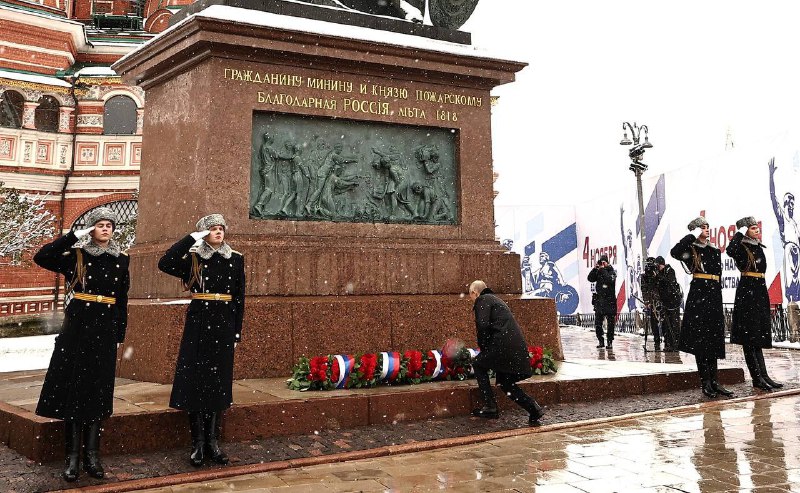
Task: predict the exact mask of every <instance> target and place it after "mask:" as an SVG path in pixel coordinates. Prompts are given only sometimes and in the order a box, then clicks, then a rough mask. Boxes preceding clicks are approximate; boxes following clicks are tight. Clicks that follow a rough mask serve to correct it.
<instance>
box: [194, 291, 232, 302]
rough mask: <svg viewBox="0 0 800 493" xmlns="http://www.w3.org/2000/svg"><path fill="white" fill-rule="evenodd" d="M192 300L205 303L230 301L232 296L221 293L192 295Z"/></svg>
mask: <svg viewBox="0 0 800 493" xmlns="http://www.w3.org/2000/svg"><path fill="white" fill-rule="evenodd" d="M192 299H193V300H205V301H231V300H232V299H233V296H231V295H229V294H221V293H192Z"/></svg>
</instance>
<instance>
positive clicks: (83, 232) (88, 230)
mask: <svg viewBox="0 0 800 493" xmlns="http://www.w3.org/2000/svg"><path fill="white" fill-rule="evenodd" d="M92 231H94V226H89V227H88V228H86V229H76V230H75V237H76V238H83V237H84V236H86V235H88V234H89V233H91V232H92Z"/></svg>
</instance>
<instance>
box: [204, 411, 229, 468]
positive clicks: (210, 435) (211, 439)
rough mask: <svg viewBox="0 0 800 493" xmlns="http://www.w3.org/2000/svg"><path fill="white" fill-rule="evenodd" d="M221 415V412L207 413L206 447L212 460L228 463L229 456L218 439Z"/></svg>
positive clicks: (218, 462)
mask: <svg viewBox="0 0 800 493" xmlns="http://www.w3.org/2000/svg"><path fill="white" fill-rule="evenodd" d="M221 417H222V416H221V415H220V413H208V414H206V417H205V430H206V447H207V448H208V454H209V455H210V456H211V460H212V461H214V462H216V463H217V464H227V463H228V456H227V455H226V454H225V452H223V451H222V450H221V449H220V448H219V442H218V441H217V438H218V437H219V430H220V425H221V424H222V420H221V419H220V418H221Z"/></svg>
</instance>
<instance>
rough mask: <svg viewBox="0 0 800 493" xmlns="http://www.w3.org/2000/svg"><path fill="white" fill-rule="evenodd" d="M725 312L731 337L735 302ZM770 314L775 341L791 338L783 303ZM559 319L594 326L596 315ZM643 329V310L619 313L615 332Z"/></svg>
mask: <svg viewBox="0 0 800 493" xmlns="http://www.w3.org/2000/svg"><path fill="white" fill-rule="evenodd" d="M723 312H724V314H725V337H730V330H731V322H732V320H733V303H725V304H724V305H723ZM770 315H771V318H772V340H773V341H775V342H783V341H787V340H789V339H790V332H789V322H788V319H787V317H786V310H785V309H784V308H783V305H772V306H771V307H770ZM558 321H559V323H561V324H563V325H577V326H579V327H587V328H593V327H594V321H595V316H594V313H576V314H574V315H560V316H559V317H558ZM643 331H644V314H643V313H642V312H625V313H620V314H618V315H617V324H616V326H615V327H614V332H615V333H618V334H620V333H625V334H639V333H642V334H643V333H644V332H643ZM792 342H794V341H792Z"/></svg>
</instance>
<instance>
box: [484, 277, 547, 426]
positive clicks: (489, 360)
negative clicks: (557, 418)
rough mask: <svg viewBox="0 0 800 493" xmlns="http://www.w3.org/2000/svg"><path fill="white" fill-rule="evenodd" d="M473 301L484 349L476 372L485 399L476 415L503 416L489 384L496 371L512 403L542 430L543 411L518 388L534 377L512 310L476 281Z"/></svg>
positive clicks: (487, 416) (498, 383)
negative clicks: (527, 379)
mask: <svg viewBox="0 0 800 493" xmlns="http://www.w3.org/2000/svg"><path fill="white" fill-rule="evenodd" d="M469 297H470V299H472V300H473V301H474V302H475V303H474V305H473V306H472V311H473V312H474V315H475V328H476V330H477V333H478V334H477V336H478V347H479V348H480V349H481V352H480V353H478V356H476V357H475V359H474V360H473V362H472V368H473V370H474V371H475V378H476V379H477V380H478V388H479V389H480V391H481V395H482V396H483V407H481V408H480V409H475V410H473V411H472V414H473V415H474V416H478V417H480V418H497V417H498V416H499V414H498V412H497V401H496V400H495V397H494V392H493V391H492V385H491V383H490V382H489V370H494V372H495V376H496V379H497V385H500V388H502V389H503V392H505V393H506V395H507V396H508V397H509V398H511V400H513V401H514V402H516V403H517V404H518V405H519V406H520V407H522V408H523V409H525V410H526V411H528V413H529V417H528V424H529V425H531V426H539V424H540V423H539V420H540V419H541V418H542V416H544V411H543V410H542V407H541V406H540V405H539V404H538V403H537V402H536V400H534V399H533V398H532V397H531V396H529V395H528V394H526V393H525V391H524V390H522V389H521V388H520V387H519V385H517V382H519V381H520V380H525V379H526V378H528V377H530V376H531V375H533V370H532V369H531V362H530V356H529V355H528V345H527V344H526V343H525V336H523V335H522V331H521V330H520V328H519V325H517V321H516V320H515V319H514V315H512V314H511V309H510V308H508V305H506V304H505V302H504V301H503V300H501V299H500V298H498V297H497V296H495V295H494V293H493V292H492V290H491V289H489V288H487V287H486V283H484V282H483V281H473V282H472V284H470V285H469Z"/></svg>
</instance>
